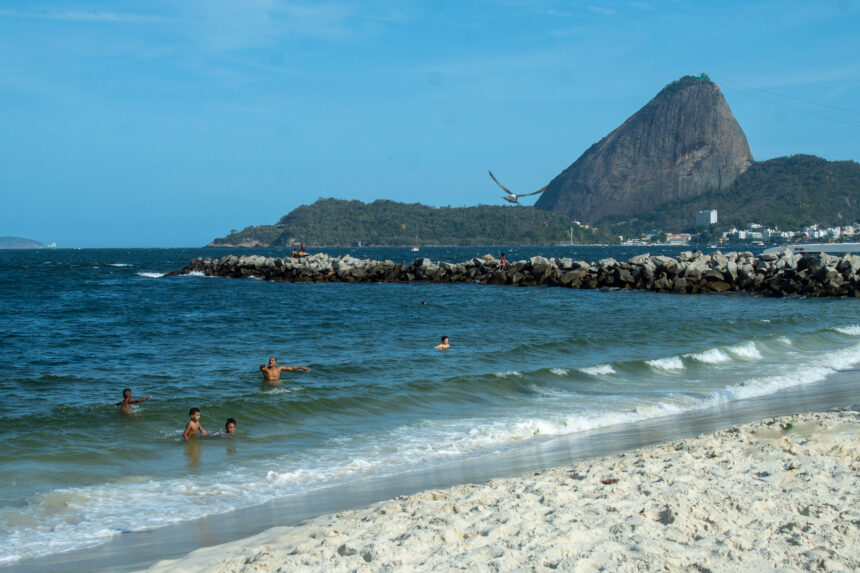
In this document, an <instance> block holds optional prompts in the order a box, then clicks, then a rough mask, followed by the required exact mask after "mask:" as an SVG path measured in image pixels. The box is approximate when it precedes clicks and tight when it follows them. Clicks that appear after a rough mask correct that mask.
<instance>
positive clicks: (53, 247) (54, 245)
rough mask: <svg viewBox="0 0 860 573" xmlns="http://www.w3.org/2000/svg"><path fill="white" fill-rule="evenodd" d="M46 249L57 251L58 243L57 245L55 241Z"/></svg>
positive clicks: (46, 246)
mask: <svg viewBox="0 0 860 573" xmlns="http://www.w3.org/2000/svg"><path fill="white" fill-rule="evenodd" d="M45 248H46V249H56V248H57V243H55V242H54V241H51V244H50V245H45Z"/></svg>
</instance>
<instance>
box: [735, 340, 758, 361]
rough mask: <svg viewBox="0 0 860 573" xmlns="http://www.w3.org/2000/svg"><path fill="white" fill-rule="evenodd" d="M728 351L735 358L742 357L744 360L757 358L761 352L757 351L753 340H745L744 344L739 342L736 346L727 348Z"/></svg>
mask: <svg viewBox="0 0 860 573" xmlns="http://www.w3.org/2000/svg"><path fill="white" fill-rule="evenodd" d="M728 351H729V352H731V353H732V354H734V355H735V357H737V358H742V359H745V360H758V359H760V358H761V352H759V349H758V347H756V345H755V342H752V341H750V342H747V343H745V344H739V345H737V346H732V347H731V348H728Z"/></svg>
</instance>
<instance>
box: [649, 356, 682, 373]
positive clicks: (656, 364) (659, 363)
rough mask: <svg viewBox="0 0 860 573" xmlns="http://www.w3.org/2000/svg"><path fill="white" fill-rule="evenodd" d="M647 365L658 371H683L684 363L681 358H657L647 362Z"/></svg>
mask: <svg viewBox="0 0 860 573" xmlns="http://www.w3.org/2000/svg"><path fill="white" fill-rule="evenodd" d="M645 364H647V365H648V366H650V367H651V368H655V369H657V370H683V369H684V361H683V360H681V357H680V356H669V357H667V358H655V359H654V360H646V361H645Z"/></svg>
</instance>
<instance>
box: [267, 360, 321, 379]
mask: <svg viewBox="0 0 860 573" xmlns="http://www.w3.org/2000/svg"><path fill="white" fill-rule="evenodd" d="M284 370H304V371H305V372H307V371H308V370H310V368H309V367H307V366H278V361H277V360H275V357H274V356H272V357H271V358H269V364H268V365H266V364H260V372H262V373H263V380H265V381H266V382H277V381H279V380H280V379H281V372H283V371H284Z"/></svg>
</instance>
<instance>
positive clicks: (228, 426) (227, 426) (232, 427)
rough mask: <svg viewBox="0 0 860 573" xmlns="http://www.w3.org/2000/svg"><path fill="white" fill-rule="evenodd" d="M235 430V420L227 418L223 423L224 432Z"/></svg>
mask: <svg viewBox="0 0 860 573" xmlns="http://www.w3.org/2000/svg"><path fill="white" fill-rule="evenodd" d="M235 432H236V420H235V419H234V418H227V423H226V424H224V433H225V434H233V433H235Z"/></svg>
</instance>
